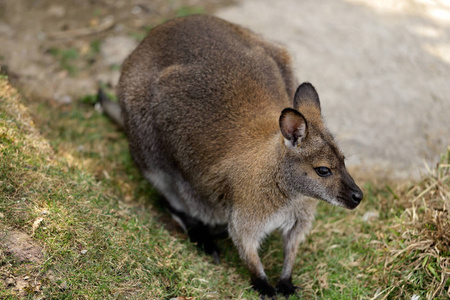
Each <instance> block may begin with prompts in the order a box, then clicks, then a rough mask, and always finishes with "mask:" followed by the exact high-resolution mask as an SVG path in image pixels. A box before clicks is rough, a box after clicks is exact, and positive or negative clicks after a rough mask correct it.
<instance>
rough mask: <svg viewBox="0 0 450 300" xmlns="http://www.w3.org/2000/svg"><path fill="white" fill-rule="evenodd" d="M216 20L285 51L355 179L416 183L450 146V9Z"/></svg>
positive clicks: (302, 6) (257, 7) (320, 6)
mask: <svg viewBox="0 0 450 300" xmlns="http://www.w3.org/2000/svg"><path fill="white" fill-rule="evenodd" d="M216 15H217V16H219V17H221V18H224V19H226V20H229V21H232V22H235V23H238V24H241V25H243V26H245V27H248V28H250V29H252V30H253V31H255V32H258V33H261V34H262V35H263V36H265V37H266V38H268V39H270V40H273V41H277V42H280V43H282V44H284V45H285V46H286V47H287V48H288V49H289V50H290V52H291V54H292V56H293V59H294V65H295V70H296V74H297V77H298V79H299V81H300V82H303V81H309V82H311V83H312V84H313V85H315V87H316V89H317V90H318V92H319V95H320V97H321V102H322V108H323V115H324V117H325V119H326V121H327V124H328V126H329V128H330V129H331V131H332V132H334V133H335V136H336V137H337V139H338V140H339V143H340V145H341V148H342V149H343V150H344V152H345V153H346V156H347V157H348V164H350V165H352V166H355V167H357V168H358V169H359V170H360V171H362V172H367V173H368V174H370V176H379V177H385V176H387V177H391V178H392V177H394V178H413V177H418V176H419V174H420V173H421V172H422V171H423V170H424V169H425V168H424V166H425V163H426V164H428V165H434V164H435V163H436V162H437V161H438V160H439V155H440V154H442V153H444V152H445V151H446V149H447V147H448V146H449V145H450V1H449V0H441V1H427V0H380V1H370V0H352V1H350V0H347V1H344V0H320V1H317V0H279V1H273V0H243V1H240V2H239V3H238V4H237V5H236V6H233V7H229V8H226V9H223V10H221V11H218V12H217V14H216Z"/></svg>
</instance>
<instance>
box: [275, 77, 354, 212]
mask: <svg viewBox="0 0 450 300" xmlns="http://www.w3.org/2000/svg"><path fill="white" fill-rule="evenodd" d="M293 106H294V108H286V109H284V110H283V112H282V113H281V116H280V120H279V123H280V130H281V133H282V136H283V142H282V145H281V147H282V148H283V151H282V155H281V164H282V168H281V170H283V171H282V172H283V173H284V174H283V178H284V180H283V181H284V183H285V185H286V186H285V188H286V189H287V191H289V192H290V193H293V194H302V195H305V196H309V197H313V198H316V199H321V200H324V201H326V202H329V203H331V204H334V205H339V206H342V207H345V208H348V209H354V208H356V207H357V206H358V204H359V203H360V202H361V200H362V198H363V193H362V191H361V189H360V188H359V187H358V186H357V185H356V184H355V181H354V180H353V178H352V177H351V176H350V174H349V173H348V171H347V169H346V167H345V163H344V155H343V154H342V152H341V151H340V150H339V148H338V147H337V145H336V142H335V141H334V138H333V136H332V135H331V134H330V133H329V132H328V130H327V128H326V127H325V125H324V123H323V120H322V116H321V110H320V101H319V95H318V94H317V92H316V90H315V89H314V87H313V86H312V85H311V84H309V83H303V84H302V85H300V86H299V87H298V89H297V91H296V93H295V97H294V105H293Z"/></svg>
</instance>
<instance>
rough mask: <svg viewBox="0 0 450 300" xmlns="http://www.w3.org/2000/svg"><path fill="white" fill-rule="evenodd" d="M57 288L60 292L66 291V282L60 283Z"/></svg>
mask: <svg viewBox="0 0 450 300" xmlns="http://www.w3.org/2000/svg"><path fill="white" fill-rule="evenodd" d="M59 288H60V289H61V290H67V282H65V281H63V282H61V284H60V285H59Z"/></svg>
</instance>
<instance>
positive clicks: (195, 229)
mask: <svg viewBox="0 0 450 300" xmlns="http://www.w3.org/2000/svg"><path fill="white" fill-rule="evenodd" d="M167 204H168V205H167V206H168V208H169V211H170V213H171V214H172V217H173V218H174V219H175V221H177V222H178V223H179V224H180V226H181V227H182V228H183V229H184V230H185V231H186V232H187V234H188V235H189V239H190V240H191V242H193V243H196V244H197V246H198V247H199V248H201V249H202V250H203V251H205V253H206V254H208V255H211V256H212V257H213V259H214V263H216V264H219V263H220V258H219V254H220V250H219V247H218V246H217V244H216V243H215V242H214V240H215V239H217V238H221V237H223V236H224V235H225V236H226V228H225V229H223V228H219V227H218V226H215V227H212V226H208V225H205V224H204V223H203V222H202V221H200V220H198V219H196V218H194V217H192V216H190V215H188V214H186V213H184V212H181V211H178V210H176V209H175V208H173V207H172V206H171V205H170V204H169V203H167ZM221 227H222V226H221Z"/></svg>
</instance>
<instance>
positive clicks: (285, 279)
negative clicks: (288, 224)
mask: <svg viewBox="0 0 450 300" xmlns="http://www.w3.org/2000/svg"><path fill="white" fill-rule="evenodd" d="M302 229H303V228H302V227H300V226H298V223H296V224H295V225H294V227H293V228H292V229H291V230H289V231H287V232H284V233H283V243H284V264H283V270H282V271H281V276H280V281H278V283H277V286H276V289H277V291H278V292H279V293H282V294H283V295H285V296H288V295H292V294H294V293H295V290H296V289H297V287H296V286H294V285H293V284H292V276H291V274H292V269H293V268H294V264H295V258H296V257H297V252H298V245H299V243H300V242H301V240H302V239H303V238H304V236H305V234H304V232H303V230H302Z"/></svg>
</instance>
